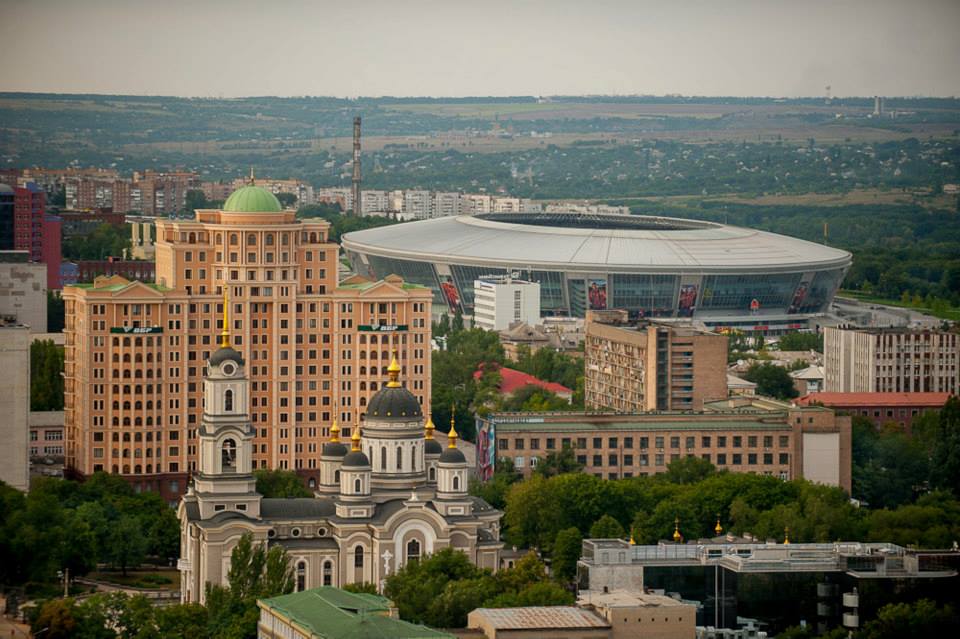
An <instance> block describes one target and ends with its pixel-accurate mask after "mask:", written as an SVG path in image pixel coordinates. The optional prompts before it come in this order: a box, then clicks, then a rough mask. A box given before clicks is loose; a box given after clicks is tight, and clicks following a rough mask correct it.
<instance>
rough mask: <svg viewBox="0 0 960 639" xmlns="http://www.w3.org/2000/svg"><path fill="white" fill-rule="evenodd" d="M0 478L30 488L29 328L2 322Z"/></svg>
mask: <svg viewBox="0 0 960 639" xmlns="http://www.w3.org/2000/svg"><path fill="white" fill-rule="evenodd" d="M0 370H2V371H3V375H2V376H0V415H2V417H0V442H3V445H0V481H4V482H6V483H7V484H9V485H10V486H13V487H14V488H16V489H17V490H27V489H28V488H29V487H30V459H29V452H30V451H29V445H28V441H27V440H28V438H29V435H28V433H29V418H30V329H29V328H27V327H26V326H23V325H20V324H11V323H5V322H2V321H0Z"/></svg>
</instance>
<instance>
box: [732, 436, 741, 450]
mask: <svg viewBox="0 0 960 639" xmlns="http://www.w3.org/2000/svg"><path fill="white" fill-rule="evenodd" d="M733 447H734V448H743V437H741V436H740V435H734V436H733Z"/></svg>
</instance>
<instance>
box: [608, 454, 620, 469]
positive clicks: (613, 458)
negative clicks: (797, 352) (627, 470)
mask: <svg viewBox="0 0 960 639" xmlns="http://www.w3.org/2000/svg"><path fill="white" fill-rule="evenodd" d="M607 463H608V464H609V465H611V466H616V465H617V463H618V462H617V454H616V453H611V454H609V455H607Z"/></svg>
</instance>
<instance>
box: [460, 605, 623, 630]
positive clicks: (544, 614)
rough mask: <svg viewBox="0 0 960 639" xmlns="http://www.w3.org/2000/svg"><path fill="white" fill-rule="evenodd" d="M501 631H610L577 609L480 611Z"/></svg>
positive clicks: (571, 607) (604, 624)
mask: <svg viewBox="0 0 960 639" xmlns="http://www.w3.org/2000/svg"><path fill="white" fill-rule="evenodd" d="M474 613H477V614H480V615H482V616H483V617H484V618H485V619H486V620H487V621H489V623H490V625H491V626H492V627H493V628H496V629H497V630H537V629H540V628H554V629H561V628H562V629H573V628H609V627H610V624H609V623H607V622H606V620H604V619H602V618H601V617H599V616H597V615H596V614H594V613H592V612H590V611H589V610H584V609H582V608H577V607H575V606H527V607H525V608H477V609H476V610H474V611H473V613H471V614H474Z"/></svg>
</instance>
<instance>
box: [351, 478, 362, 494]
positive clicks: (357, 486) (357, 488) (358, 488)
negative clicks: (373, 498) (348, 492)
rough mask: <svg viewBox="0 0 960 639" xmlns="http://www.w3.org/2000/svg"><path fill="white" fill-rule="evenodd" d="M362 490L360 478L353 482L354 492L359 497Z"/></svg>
mask: <svg viewBox="0 0 960 639" xmlns="http://www.w3.org/2000/svg"><path fill="white" fill-rule="evenodd" d="M361 488H362V485H361V483H360V478H359V477H357V478H356V479H354V480H353V492H355V493H356V494H358V495H359V494H360V491H361Z"/></svg>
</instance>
